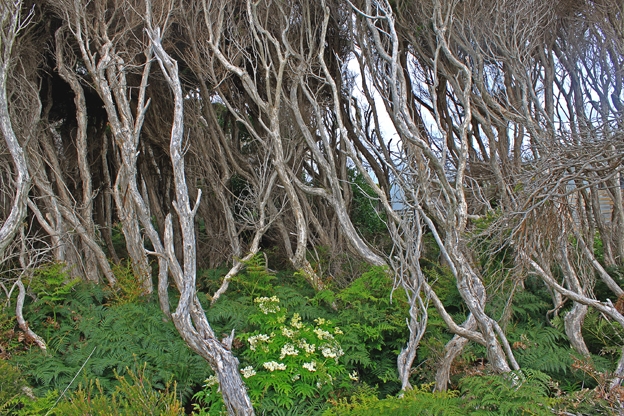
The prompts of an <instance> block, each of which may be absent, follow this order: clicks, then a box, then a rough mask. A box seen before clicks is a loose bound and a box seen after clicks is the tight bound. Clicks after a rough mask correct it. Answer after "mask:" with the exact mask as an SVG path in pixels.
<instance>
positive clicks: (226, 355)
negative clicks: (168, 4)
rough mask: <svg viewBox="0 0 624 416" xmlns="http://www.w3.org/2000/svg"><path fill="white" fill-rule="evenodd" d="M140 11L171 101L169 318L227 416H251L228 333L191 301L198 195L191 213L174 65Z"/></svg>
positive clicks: (167, 237)
mask: <svg viewBox="0 0 624 416" xmlns="http://www.w3.org/2000/svg"><path fill="white" fill-rule="evenodd" d="M146 6H147V10H148V20H147V22H148V26H150V29H148V34H149V36H150V38H151V40H152V44H153V48H154V52H155V55H156V59H157V60H158V63H159V64H160V67H161V70H162V73H163V75H164V76H165V79H166V80H167V83H168V84H169V87H170V88H171V90H172V92H173V95H174V99H175V109H174V117H173V125H172V128H171V141H170V146H169V151H170V156H171V163H172V166H173V176H174V183H175V194H176V199H175V202H174V204H173V205H174V208H175V210H176V212H177V214H178V215H177V216H178V221H179V225H180V230H181V234H182V245H183V258H184V263H183V265H180V263H179V262H178V259H177V257H176V255H175V249H174V245H173V223H172V219H171V214H169V215H167V218H166V220H165V235H164V247H165V250H166V255H167V260H168V262H169V267H170V270H171V274H172V276H173V278H174V281H175V284H176V286H177V287H178V290H179V292H180V300H179V302H178V306H177V307H176V310H175V312H174V313H173V314H172V315H171V317H172V319H173V322H174V324H175V326H176V328H177V329H178V332H179V333H180V335H181V336H182V338H183V339H184V340H185V341H186V342H187V344H188V345H189V346H190V347H191V348H192V349H193V350H194V351H195V352H197V353H198V354H199V355H201V356H202V357H203V358H204V359H206V360H207V361H208V363H209V364H210V366H211V367H212V369H213V370H214V372H215V373H216V375H217V378H218V380H219V386H220V390H221V393H222V395H223V401H224V403H225V406H226V408H227V410H228V412H229V413H230V414H232V415H253V414H254V411H253V406H252V404H251V400H250V399H249V396H248V394H247V390H246V388H245V385H244V383H243V381H242V377H241V375H240V373H239V370H238V359H236V357H235V356H234V354H232V352H231V351H230V346H231V342H232V340H233V337H234V333H232V335H231V338H230V339H229V340H227V339H226V340H225V341H224V342H223V343H222V342H220V341H219V340H218V339H217V338H216V336H215V334H214V332H213V331H212V328H211V327H210V324H209V322H208V319H207V318H206V314H205V313H204V311H203V309H202V307H201V305H200V303H199V299H198V298H197V294H196V287H195V283H196V278H197V273H196V271H197V270H196V267H197V266H196V252H197V247H196V241H195V215H196V213H197V209H198V207H199V202H200V198H201V190H200V191H198V196H197V201H196V202H195V206H194V208H191V203H190V200H189V192H188V187H187V184H186V177H185V170H184V153H183V149H182V139H183V133H184V124H183V118H184V98H183V95H182V87H181V85H180V80H179V75H178V65H177V62H176V61H174V60H173V59H171V57H170V56H169V55H168V54H167V53H166V52H165V50H164V49H163V47H162V45H161V39H160V30H159V29H158V28H156V29H151V22H150V20H149V18H150V13H149V10H150V4H149V0H146Z"/></svg>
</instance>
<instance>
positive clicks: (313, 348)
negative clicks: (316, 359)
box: [299, 339, 316, 354]
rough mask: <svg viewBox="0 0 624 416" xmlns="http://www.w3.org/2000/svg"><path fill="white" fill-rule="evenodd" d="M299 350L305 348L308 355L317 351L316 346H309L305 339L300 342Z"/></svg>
mask: <svg viewBox="0 0 624 416" xmlns="http://www.w3.org/2000/svg"><path fill="white" fill-rule="evenodd" d="M299 348H303V350H304V351H305V352H306V353H308V354H313V353H314V351H316V345H314V344H308V343H307V341H306V340H305V339H302V340H301V341H299Z"/></svg>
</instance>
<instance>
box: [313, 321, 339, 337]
mask: <svg viewBox="0 0 624 416" xmlns="http://www.w3.org/2000/svg"><path fill="white" fill-rule="evenodd" d="M319 319H320V318H319ZM314 333H315V334H316V336H317V337H318V339H334V336H333V335H332V334H330V333H329V332H328V331H325V330H324V329H321V328H314Z"/></svg>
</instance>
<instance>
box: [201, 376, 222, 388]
mask: <svg viewBox="0 0 624 416" xmlns="http://www.w3.org/2000/svg"><path fill="white" fill-rule="evenodd" d="M215 384H219V380H218V379H217V376H215V375H214V374H213V375H211V376H210V377H208V378H207V379H206V380H204V387H212V386H214V385H215Z"/></svg>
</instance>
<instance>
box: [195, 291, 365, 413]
mask: <svg viewBox="0 0 624 416" xmlns="http://www.w3.org/2000/svg"><path fill="white" fill-rule="evenodd" d="M254 305H255V307H256V311H255V312H254V313H253V314H251V315H250V316H249V322H250V323H251V324H253V325H254V326H255V327H256V330H255V331H253V332H247V333H243V334H241V335H239V339H240V340H242V341H243V343H244V344H245V347H246V348H245V350H244V351H243V353H242V355H241V356H240V359H241V370H240V371H241V374H242V376H243V380H244V381H245V384H246V385H247V387H248V389H249V395H250V397H251V400H252V401H253V403H254V406H256V407H258V408H262V409H263V410H265V411H269V410H270V409H274V410H275V409H279V408H282V409H283V408H287V409H290V408H292V407H293V406H301V407H306V408H310V407H311V406H322V405H323V404H324V403H325V402H326V401H327V399H328V398H329V397H330V394H331V393H332V392H334V391H336V390H337V389H340V388H343V387H347V386H348V385H350V384H351V381H350V380H353V379H355V378H356V377H357V375H355V374H347V371H346V370H345V367H344V364H343V363H342V362H341V360H340V358H341V357H342V356H343V355H344V352H343V350H342V348H341V346H340V340H341V337H342V336H343V335H344V334H343V332H342V330H341V329H340V328H339V327H337V326H335V325H334V324H333V323H332V322H331V321H329V320H326V319H324V318H317V319H315V320H314V323H309V322H305V321H304V320H303V319H302V318H301V316H300V315H299V314H298V313H293V314H292V315H291V314H289V313H288V311H287V309H286V308H285V307H283V306H280V299H279V298H277V297H276V296H272V297H258V298H256V299H254ZM208 384H209V383H207V384H206V386H207V387H206V388H205V389H204V395H205V397H204V399H206V401H209V400H208V399H209V397H207V396H209V395H210V394H214V395H218V394H219V393H218V390H217V388H218V385H213V384H210V385H208ZM211 392H212V393H211Z"/></svg>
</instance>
